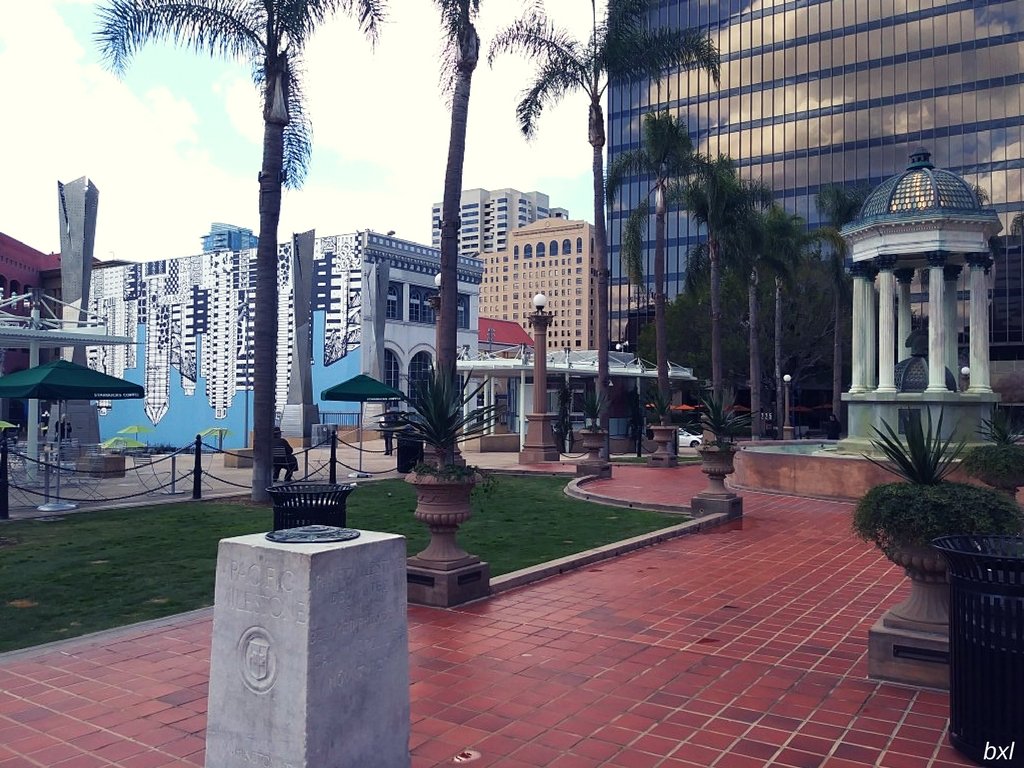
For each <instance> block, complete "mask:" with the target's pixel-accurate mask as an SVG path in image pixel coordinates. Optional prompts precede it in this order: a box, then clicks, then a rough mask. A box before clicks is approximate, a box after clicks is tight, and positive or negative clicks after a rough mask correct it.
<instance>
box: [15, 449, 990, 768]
mask: <svg viewBox="0 0 1024 768" xmlns="http://www.w3.org/2000/svg"><path fill="white" fill-rule="evenodd" d="M602 483H603V486H604V488H603V490H602V492H606V493H607V494H609V495H620V494H627V495H626V496H625V497H624V498H628V499H631V500H635V501H641V500H646V501H648V502H649V503H665V500H666V499H668V498H675V499H678V498H679V497H680V496H681V495H682V494H685V493H690V492H691V491H692V490H695V489H698V488H699V487H700V486H701V485H702V484H703V481H702V478H701V477H700V475H699V472H698V471H697V470H696V468H693V467H686V468H679V469H677V470H658V471H655V470H646V469H643V468H639V467H635V468H634V467H625V468H624V467H617V468H616V470H615V476H614V477H613V479H612V480H610V481H602ZM601 488H602V486H601V485H596V484H595V485H591V486H589V487H588V490H590V491H596V490H600V489H601ZM850 511H851V507H850V506H849V505H845V504H841V503H830V502H822V501H814V500H806V499H800V498H793V497H784V496H767V495H759V494H746V496H745V513H746V517H745V519H744V520H743V521H742V523H740V524H734V525H733V526H731V527H729V528H726V529H718V530H717V531H714V532H711V533H706V534H701V535H695V536H688V537H684V538H681V539H675V540H672V541H669V542H666V543H663V544H660V545H658V546H656V547H651V548H649V549H646V550H642V551H639V552H636V553H634V554H631V555H627V556H624V557H620V558H617V559H615V560H610V561H605V562H602V563H600V564H598V565H596V566H592V567H588V568H584V569H581V570H579V571H575V572H572V573H568V574H565V575H562V576H557V577H554V578H551V579H548V580H546V581H543V582H539V583H536V584H533V585H531V586H527V587H523V588H519V589H516V590H512V591H510V592H506V593H503V594H501V595H499V596H497V597H494V598H491V599H488V600H485V601H482V602H479V603H477V604H474V605H472V606H468V607H464V608H462V609H458V610H437V609H428V608H420V607H413V608H410V611H409V621H410V646H411V647H410V652H411V672H412V686H411V696H412V742H411V745H410V746H411V748H412V754H413V761H412V762H413V766H414V767H415V768H428V767H431V766H442V765H452V764H453V757H454V756H455V755H456V754H458V753H459V752H461V751H463V750H467V749H471V750H475V751H476V752H479V753H480V755H481V757H480V758H479V759H477V760H474V761H473V762H472V763H471V764H472V765H473V766H492V767H493V768H530V767H535V766H553V767H554V768H597V766H601V767H602V768H683V767H684V766H700V767H701V768H708V767H710V766H713V768H756V767H757V766H768V765H772V766H791V767H793V768H814V767H816V766H829V768H854V766H865V765H874V766H881V767H882V768H917V767H921V768H924V767H925V766H928V767H932V768H947V767H948V766H965V765H970V763H968V762H966V761H965V760H963V759H962V758H960V757H959V756H958V755H957V754H956V753H955V752H954V751H953V750H952V749H951V748H950V747H949V746H948V744H947V740H946V734H945V729H946V726H947V716H948V703H947V699H948V697H947V695H946V694H944V693H941V692H937V691H930V690H919V689H913V688H905V687H901V686H896V685H890V684H880V683H875V682H872V681H869V680H867V679H866V678H865V669H866V662H865V651H866V637H867V629H868V627H869V626H870V625H871V623H872V622H873V621H874V620H875V618H876V617H877V616H878V615H879V613H880V612H881V611H882V609H883V607H884V606H887V605H891V604H892V603H893V602H894V601H895V600H896V599H897V595H896V594H895V593H897V592H900V591H902V590H903V589H904V586H903V584H902V582H903V578H902V575H901V574H900V573H899V572H898V571H897V570H896V569H895V568H894V567H892V566H890V565H889V564H888V563H887V561H885V560H884V559H883V558H882V557H881V556H880V555H879V554H878V553H876V552H875V551H874V550H873V549H872V548H871V547H869V546H868V545H865V544H863V543H862V542H860V541H858V540H857V539H855V538H854V537H853V536H852V535H851V534H850V531H849V516H850ZM210 629H211V619H210V615H209V612H207V613H206V614H205V615H204V616H201V617H199V618H195V617H188V618H183V619H181V620H178V621H176V622H174V623H173V624H172V625H171V626H169V627H167V628H163V629H152V628H149V629H146V630H135V631H130V632H128V633H126V634H122V635H120V636H117V637H116V639H113V640H109V639H102V638H92V639H89V638H86V639H83V640H81V641H79V642H77V643H71V644H67V645H63V646H61V648H60V649H58V650H52V649H51V650H48V651H46V652H44V653H41V654H36V655H32V656H30V657H28V658H24V657H23V658H14V659H8V660H7V661H4V662H0V768H27V767H28V766H33V767H36V766H47V768H51V767H52V768H92V767H94V766H96V767H99V766H120V767H122V768H158V767H159V766H172V765H182V766H195V765H202V764H203V734H204V728H205V710H206V685H207V674H208V668H209V644H210ZM346 768H348V767H346ZM353 768H362V767H361V766H360V767H353ZM367 768H369V767H367Z"/></svg>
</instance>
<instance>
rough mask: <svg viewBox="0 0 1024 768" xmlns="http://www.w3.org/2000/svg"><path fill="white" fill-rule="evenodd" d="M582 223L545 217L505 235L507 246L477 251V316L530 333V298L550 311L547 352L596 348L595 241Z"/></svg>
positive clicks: (588, 229) (531, 308)
mask: <svg viewBox="0 0 1024 768" xmlns="http://www.w3.org/2000/svg"><path fill="white" fill-rule="evenodd" d="M592 229H593V228H592V227H591V226H590V224H588V223H587V222H585V221H572V220H569V219H544V220H541V221H537V222H534V223H533V224H528V225H526V226H524V227H521V228H519V229H516V230H514V231H512V232H509V234H508V248H507V249H506V250H504V251H499V252H495V253H481V254H480V255H479V257H478V258H480V259H481V260H482V261H483V262H484V281H483V284H482V285H481V286H480V315H481V316H482V317H497V318H500V319H502V320H511V321H513V322H516V323H519V325H521V326H522V327H523V328H525V329H526V330H527V332H528V333H530V334H532V333H533V329H532V328H530V321H529V316H530V313H531V312H533V311H534V308H533V297H534V295H536V294H537V293H543V294H544V295H545V296H547V297H548V304H547V310H548V311H550V312H552V313H554V318H553V319H552V322H551V325H550V326H549V328H548V349H549V350H557V349H564V348H566V347H568V348H569V349H571V350H573V351H575V350H582V349H596V346H597V339H596V333H597V324H596V322H595V318H594V306H595V301H594V292H595V290H596V287H597V277H596V274H595V273H594V270H595V269H596V267H595V265H594V237H593V233H592Z"/></svg>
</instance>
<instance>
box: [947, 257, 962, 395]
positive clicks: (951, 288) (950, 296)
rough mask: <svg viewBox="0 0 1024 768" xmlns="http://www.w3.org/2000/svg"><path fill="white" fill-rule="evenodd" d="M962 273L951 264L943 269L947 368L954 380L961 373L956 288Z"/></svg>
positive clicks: (960, 268)
mask: <svg viewBox="0 0 1024 768" xmlns="http://www.w3.org/2000/svg"><path fill="white" fill-rule="evenodd" d="M962 271H963V267H962V266H961V265H959V264H949V265H947V266H945V267H943V269H942V275H943V277H944V278H945V281H946V286H945V293H944V294H943V300H944V301H945V307H944V311H945V313H946V367H947V368H948V369H949V370H950V371H952V372H953V377H954V378H956V377H957V376H958V375H959V372H960V366H959V364H958V363H957V359H958V357H959V356H958V354H957V352H958V351H959V350H958V348H957V341H958V339H959V337H960V313H959V312H958V311H957V306H956V297H957V290H956V286H957V282H958V281H959V280H960V273H961V272H962Z"/></svg>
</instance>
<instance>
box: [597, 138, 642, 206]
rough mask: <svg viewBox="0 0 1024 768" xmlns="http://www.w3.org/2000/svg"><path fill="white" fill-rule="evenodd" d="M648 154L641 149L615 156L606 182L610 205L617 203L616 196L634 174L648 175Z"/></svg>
mask: <svg viewBox="0 0 1024 768" xmlns="http://www.w3.org/2000/svg"><path fill="white" fill-rule="evenodd" d="M649 170H650V169H649V168H648V166H647V153H645V152H644V151H643V150H640V149H627V150H626V151H625V152H621V153H620V154H618V155H616V156H615V159H614V160H612V162H611V163H610V164H609V166H608V173H607V176H608V178H607V180H606V181H605V188H606V194H607V196H608V205H612V204H613V203H614V202H615V196H616V195H617V194H618V192H619V190H620V189H621V188H622V185H623V183H624V182H625V180H626V177H627V176H632V175H633V174H641V173H648V172H649Z"/></svg>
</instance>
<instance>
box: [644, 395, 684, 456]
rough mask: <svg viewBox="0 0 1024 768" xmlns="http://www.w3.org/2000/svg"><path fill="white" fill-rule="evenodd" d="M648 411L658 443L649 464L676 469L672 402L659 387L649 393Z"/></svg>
mask: <svg viewBox="0 0 1024 768" xmlns="http://www.w3.org/2000/svg"><path fill="white" fill-rule="evenodd" d="M646 407H647V410H648V411H650V412H651V415H652V416H653V417H654V418H653V419H652V424H651V431H652V432H653V433H654V441H655V443H657V445H658V448H657V450H656V451H655V452H654V453H653V454H652V455H651V456H650V458H648V460H647V463H648V464H649V465H650V466H652V467H674V466H676V465H677V463H678V462H677V461H676V452H675V444H676V439H675V436H676V428H675V426H673V425H672V422H671V420H670V418H669V416H670V414H671V413H672V400H671V399H670V398H667V397H665V396H664V395H663V394H662V393H661V390H660V389H658V388H657V387H651V388H650V389H649V390H648V391H647V403H646Z"/></svg>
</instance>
